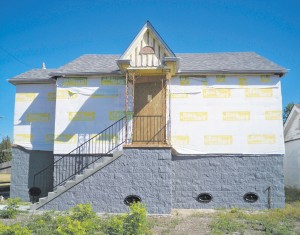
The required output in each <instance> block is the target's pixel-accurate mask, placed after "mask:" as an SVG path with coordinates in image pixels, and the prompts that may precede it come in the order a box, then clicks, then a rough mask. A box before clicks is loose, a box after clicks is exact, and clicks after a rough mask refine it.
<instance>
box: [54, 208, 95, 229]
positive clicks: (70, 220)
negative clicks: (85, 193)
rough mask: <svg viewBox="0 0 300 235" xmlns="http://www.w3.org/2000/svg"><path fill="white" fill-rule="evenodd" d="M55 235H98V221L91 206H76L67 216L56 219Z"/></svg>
mask: <svg viewBox="0 0 300 235" xmlns="http://www.w3.org/2000/svg"><path fill="white" fill-rule="evenodd" d="M55 231H56V233H57V234H61V235H65V234H80V235H85V234H100V219H99V218H98V217H97V215H96V213H95V212H94V211H93V209H92V206H91V204H78V205H77V206H75V207H74V208H71V209H70V214H69V215H60V216H58V217H57V229H56V230H55Z"/></svg>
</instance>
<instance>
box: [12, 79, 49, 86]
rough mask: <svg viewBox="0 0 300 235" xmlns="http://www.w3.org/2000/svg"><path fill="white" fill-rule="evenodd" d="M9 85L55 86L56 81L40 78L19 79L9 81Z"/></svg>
mask: <svg viewBox="0 0 300 235" xmlns="http://www.w3.org/2000/svg"><path fill="white" fill-rule="evenodd" d="M7 81H8V82H9V83H11V84H13V85H18V84H55V79H53V78H48V79H39V78H19V79H8V80H7Z"/></svg>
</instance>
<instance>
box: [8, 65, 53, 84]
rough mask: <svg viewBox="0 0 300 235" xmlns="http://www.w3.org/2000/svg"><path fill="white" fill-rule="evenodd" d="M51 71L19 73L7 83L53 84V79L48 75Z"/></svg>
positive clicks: (41, 70)
mask: <svg viewBox="0 0 300 235" xmlns="http://www.w3.org/2000/svg"><path fill="white" fill-rule="evenodd" d="M52 71H53V69H32V70H29V71H27V72H25V73H21V74H19V75H17V76H15V77H13V78H11V79H9V82H11V83H12V84H16V83H53V79H51V76H50V75H49V73H51V72H52Z"/></svg>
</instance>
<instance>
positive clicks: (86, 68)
mask: <svg viewBox="0 0 300 235" xmlns="http://www.w3.org/2000/svg"><path fill="white" fill-rule="evenodd" d="M119 58H120V55H95V54H87V55H82V56H80V57H78V58H77V59H75V60H73V61H71V62H70V63H68V64H66V65H64V66H61V67H60V68H58V69H57V70H55V71H54V72H53V73H55V74H56V73H66V74H72V73H74V74H76V73H118V72H119V67H118V65H117V63H116V59H119Z"/></svg>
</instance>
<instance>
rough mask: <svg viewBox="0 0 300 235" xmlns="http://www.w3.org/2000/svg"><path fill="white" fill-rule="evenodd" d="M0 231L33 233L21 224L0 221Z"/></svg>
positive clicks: (21, 234) (5, 233)
mask: <svg viewBox="0 0 300 235" xmlns="http://www.w3.org/2000/svg"><path fill="white" fill-rule="evenodd" d="M0 232H1V235H31V234H32V233H31V231H30V230H29V229H28V228H27V227H25V226H21V225H20V224H13V225H10V226H6V225H4V224H2V223H1V222H0Z"/></svg>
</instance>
